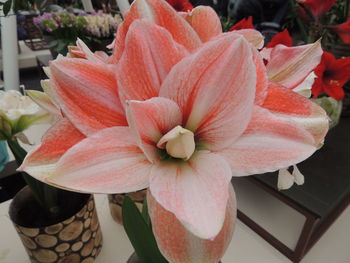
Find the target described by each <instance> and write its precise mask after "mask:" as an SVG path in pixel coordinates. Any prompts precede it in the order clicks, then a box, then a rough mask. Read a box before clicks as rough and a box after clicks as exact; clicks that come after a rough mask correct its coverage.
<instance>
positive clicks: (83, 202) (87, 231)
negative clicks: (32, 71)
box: [0, 91, 102, 262]
mask: <svg viewBox="0 0 350 263" xmlns="http://www.w3.org/2000/svg"><path fill="white" fill-rule="evenodd" d="M52 118H53V117H52V115H51V114H49V113H48V112H47V111H45V110H43V109H41V108H40V107H39V106H38V105H37V104H35V103H34V102H33V101H32V100H31V99H30V98H29V97H28V96H23V95H21V94H20V93H19V92H17V91H6V92H4V91H0V123H1V125H0V140H2V141H5V142H7V144H8V146H9V148H10V149H11V151H12V153H13V155H14V157H15V159H16V161H17V163H18V165H21V164H22V162H23V160H24V159H25V157H26V151H25V150H24V149H23V148H22V146H21V145H20V143H19V142H18V140H21V141H22V142H24V143H29V140H28V139H27V138H26V136H25V135H24V133H23V131H24V130H26V129H27V128H28V127H30V126H31V125H34V124H38V123H43V122H48V121H52ZM48 139H49V138H44V139H43V140H48ZM54 154H57V152H56V153H54V152H47V153H46V154H45V156H49V155H54ZM22 176H23V178H24V180H25V181H26V183H27V185H28V186H26V187H24V188H23V189H22V190H21V191H20V192H18V193H17V194H16V196H15V197H14V199H13V200H12V202H11V204H10V209H9V215H10V218H11V220H12V222H13V224H14V226H15V228H16V230H17V232H18V234H19V236H20V238H21V240H22V242H23V245H24V247H25V248H26V251H27V253H28V256H29V258H30V260H31V262H60V261H62V260H65V261H66V260H68V261H69V260H75V261H76V262H82V260H85V259H88V258H89V260H90V262H92V261H91V260H93V259H94V258H95V257H96V256H97V255H98V253H99V251H100V249H101V245H102V235H101V230H100V227H99V223H98V218H97V214H96V210H95V204H94V201H93V197H92V196H91V195H86V194H78V193H73V192H69V191H65V190H61V189H58V188H56V187H53V186H49V185H47V184H45V183H42V182H40V181H38V180H37V179H35V178H33V177H31V176H29V175H28V174H26V173H24V172H23V173H22ZM72 262H73V261H72Z"/></svg>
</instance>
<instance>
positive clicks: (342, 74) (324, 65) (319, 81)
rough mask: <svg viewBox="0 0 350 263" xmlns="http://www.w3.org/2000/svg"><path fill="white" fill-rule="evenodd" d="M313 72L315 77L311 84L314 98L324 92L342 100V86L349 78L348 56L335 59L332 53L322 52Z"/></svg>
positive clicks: (349, 60)
mask: <svg viewBox="0 0 350 263" xmlns="http://www.w3.org/2000/svg"><path fill="white" fill-rule="evenodd" d="M315 74H316V76H317V78H316V79H315V83H314V85H313V86H312V94H313V97H314V98H316V97H317V96H318V95H320V94H321V93H322V92H325V93H327V94H328V95H329V96H331V97H333V98H334V99H336V100H342V99H343V98H344V90H343V86H344V84H345V83H346V82H347V81H348V80H349V78H350V58H341V59H335V57H334V55H333V54H331V53H329V52H324V53H323V55H322V59H321V62H320V64H319V65H318V66H317V67H316V68H315Z"/></svg>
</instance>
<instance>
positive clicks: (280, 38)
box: [266, 29, 293, 48]
mask: <svg viewBox="0 0 350 263" xmlns="http://www.w3.org/2000/svg"><path fill="white" fill-rule="evenodd" d="M278 44H282V45H285V46H287V47H291V46H293V40H292V37H291V36H290V34H289V32H288V29H285V30H283V31H282V32H280V33H278V34H277V35H275V36H274V37H273V38H272V39H271V41H270V42H269V43H268V44H267V46H266V47H268V48H272V47H275V46H277V45H278Z"/></svg>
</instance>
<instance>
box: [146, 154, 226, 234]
mask: <svg viewBox="0 0 350 263" xmlns="http://www.w3.org/2000/svg"><path fill="white" fill-rule="evenodd" d="M231 177H232V174H231V169H230V166H229V165H228V163H227V162H226V161H225V160H224V159H223V158H222V157H220V156H219V155H217V154H215V153H209V152H207V151H198V152H196V153H195V154H194V155H193V156H192V157H191V159H189V160H188V161H186V162H181V161H178V162H175V161H174V162H173V161H162V162H160V163H159V164H155V165H154V166H153V167H152V170H151V174H150V191H151V193H152V195H153V196H154V198H155V199H156V200H157V202H158V203H159V204H160V205H161V206H163V207H164V208H165V209H166V210H168V211H170V212H172V213H173V214H175V216H176V218H177V219H178V220H179V221H181V223H182V224H183V225H184V226H185V227H186V229H187V230H189V231H190V232H192V233H193V234H194V235H196V236H198V237H200V238H202V239H213V238H215V237H216V236H217V235H218V233H219V232H220V230H221V229H222V226H223V224H224V219H225V212H226V206H227V200H228V198H229V191H228V186H229V184H230V183H231Z"/></svg>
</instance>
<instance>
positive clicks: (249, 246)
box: [0, 195, 350, 263]
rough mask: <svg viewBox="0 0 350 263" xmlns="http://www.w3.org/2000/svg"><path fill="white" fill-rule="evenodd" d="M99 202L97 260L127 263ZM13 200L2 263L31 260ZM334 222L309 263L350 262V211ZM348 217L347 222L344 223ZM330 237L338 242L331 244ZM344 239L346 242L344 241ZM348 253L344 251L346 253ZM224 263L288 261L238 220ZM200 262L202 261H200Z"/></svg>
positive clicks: (3, 227)
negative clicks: (14, 221) (17, 226)
mask: <svg viewBox="0 0 350 263" xmlns="http://www.w3.org/2000/svg"><path fill="white" fill-rule="evenodd" d="M95 197H96V205H97V209H98V215H99V220H100V223H101V226H102V232H103V238H104V244H103V249H102V251H101V253H100V255H99V256H98V258H97V259H96V261H95V263H125V262H126V260H127V258H128V257H129V256H130V255H131V253H132V252H133V249H132V246H131V244H130V243H129V241H128V238H127V236H126V234H125V232H124V229H123V227H122V226H120V225H118V224H117V223H115V222H114V221H113V220H112V218H111V217H110V214H109V208H108V201H107V198H106V196H105V195H96V196H95ZM9 203H10V201H7V202H5V203H2V204H0V262H1V263H29V259H28V257H27V255H26V252H25V250H24V248H23V246H22V244H21V242H20V239H19V237H18V235H17V233H16V231H15V229H14V227H13V226H12V223H11V221H10V219H9V216H8V205H9ZM345 213H346V215H345V217H344V216H343V217H342V218H340V220H338V221H337V222H336V224H335V225H333V227H332V229H331V231H328V232H327V234H326V236H328V239H326V240H325V239H323V240H321V241H320V242H319V243H318V244H317V245H316V247H315V248H314V249H313V250H312V251H311V252H310V253H309V254H308V255H307V257H306V258H305V260H303V261H302V262H305V263H306V262H308V263H311V262H312V263H349V262H350V252H349V249H350V238H349V236H350V233H349V228H347V229H343V227H344V226H348V225H349V224H348V222H349V221H348V220H346V219H348V218H350V210H349V209H348V210H346V212H345ZM344 220H345V222H344ZM330 239H333V240H334V241H336V240H338V241H339V242H338V241H336V242H337V243H336V244H331V243H328V242H329V241H330ZM344 242H345V243H344ZM344 253H345V254H344ZM223 262H224V263H288V262H290V261H289V260H288V259H286V258H285V257H284V256H283V255H282V254H280V253H279V252H278V251H276V250H275V249H274V248H273V247H271V246H270V245H269V244H267V243H266V242H265V241H264V240H262V239H261V238H260V237H259V236H258V235H256V234H255V233H254V232H252V231H251V230H250V229H249V228H247V227H246V226H245V225H243V224H242V223H241V222H239V221H238V223H237V227H236V231H235V235H234V238H233V241H232V242H231V245H230V247H229V249H228V251H227V252H226V254H225V256H224V258H223ZM198 263H199V262H198Z"/></svg>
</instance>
